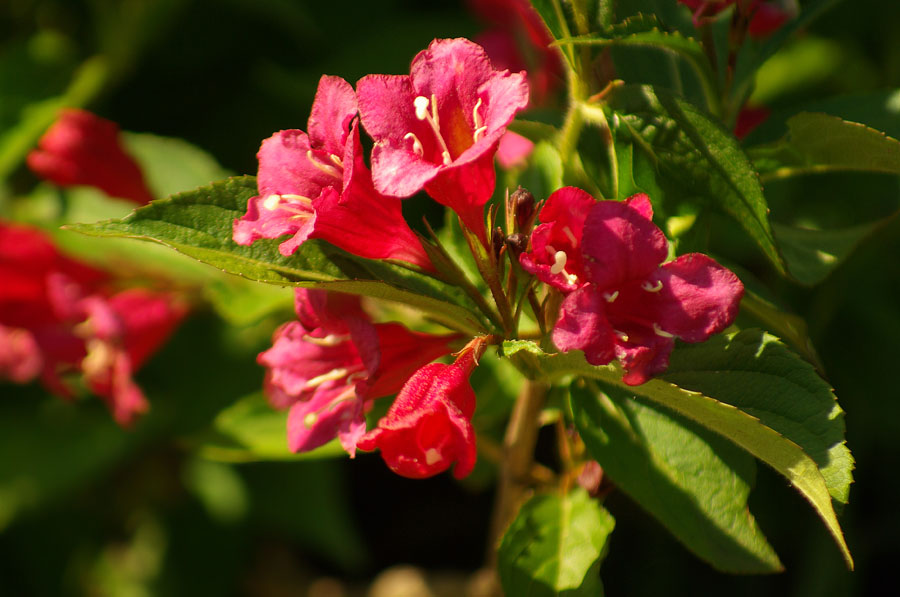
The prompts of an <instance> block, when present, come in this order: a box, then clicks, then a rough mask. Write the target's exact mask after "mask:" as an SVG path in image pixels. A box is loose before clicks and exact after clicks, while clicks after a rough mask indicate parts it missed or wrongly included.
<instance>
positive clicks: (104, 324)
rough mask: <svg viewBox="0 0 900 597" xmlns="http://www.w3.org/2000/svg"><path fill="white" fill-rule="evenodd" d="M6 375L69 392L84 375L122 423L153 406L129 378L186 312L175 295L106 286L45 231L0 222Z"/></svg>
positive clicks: (1, 372)
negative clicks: (71, 377) (74, 377)
mask: <svg viewBox="0 0 900 597" xmlns="http://www.w3.org/2000/svg"><path fill="white" fill-rule="evenodd" d="M0 281H2V284H0V376H2V377H5V378H7V379H10V380H12V381H15V382H20V383H21V382H25V381H28V380H30V379H32V378H34V377H35V376H36V375H38V373H39V374H40V376H41V381H42V382H43V383H44V385H45V386H46V387H47V388H48V389H49V390H51V391H53V392H54V393H56V394H60V395H62V396H71V395H72V393H73V392H72V389H71V388H70V387H69V386H68V385H67V384H66V383H65V381H64V377H65V376H66V375H68V374H74V373H80V374H81V376H82V379H83V380H84V382H85V383H86V385H87V386H88V388H90V390H91V391H92V392H94V393H95V394H97V395H98V396H100V397H101V398H103V399H104V400H105V401H106V402H107V404H108V405H109V408H110V410H111V411H112V412H113V417H114V418H115V420H116V421H117V422H118V423H119V424H121V425H127V424H130V423H131V422H133V421H134V418H135V417H136V415H138V414H140V413H142V412H144V411H146V410H147V402H146V399H145V398H144V395H143V393H142V392H141V390H140V388H138V386H137V385H136V384H135V383H134V381H133V380H132V378H131V376H132V374H133V372H134V371H137V370H138V369H139V368H140V366H141V365H142V364H143V363H144V362H145V361H146V360H147V358H149V356H150V355H151V354H152V353H153V352H155V351H156V350H157V349H158V348H159V346H160V345H161V344H162V343H163V342H165V340H166V339H167V338H168V336H169V335H170V334H171V333H172V331H173V330H174V329H175V327H176V326H177V324H178V322H179V321H180V320H181V318H182V317H183V316H184V314H185V309H184V306H183V305H181V304H180V303H179V302H178V301H177V300H175V299H174V297H172V296H170V295H167V294H162V293H154V292H150V291H148V290H143V289H130V290H124V291H120V292H117V293H113V292H110V291H108V290H107V288H106V286H107V284H108V282H109V279H108V276H107V275H106V274H105V273H103V272H100V271H99V270H95V269H93V268H91V267H88V266H86V265H83V264H81V263H78V262H76V261H73V260H71V259H69V258H67V257H65V256H63V255H61V254H60V253H59V252H58V251H57V250H56V248H55V247H54V246H53V244H52V243H51V242H50V241H49V240H48V239H47V238H46V237H45V236H44V235H43V234H42V233H40V232H38V231H36V230H32V229H29V228H24V227H20V226H13V225H10V224H6V223H2V222H0Z"/></svg>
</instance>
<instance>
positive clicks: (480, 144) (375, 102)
mask: <svg viewBox="0 0 900 597" xmlns="http://www.w3.org/2000/svg"><path fill="white" fill-rule="evenodd" d="M357 92H358V95H359V111H360V118H361V119H362V123H363V126H364V127H365V129H366V131H368V133H369V134H370V135H371V136H372V138H373V139H375V147H374V149H373V150H372V177H373V180H374V182H375V188H376V189H378V191H379V192H381V193H384V194H385V195H391V196H393V197H409V196H410V195H413V194H414V193H416V192H418V191H420V190H422V189H423V188H424V189H425V191H426V192H427V193H428V194H429V195H431V197H432V198H434V199H435V200H436V201H438V202H440V203H442V204H444V205H446V206H447V207H449V208H451V209H452V210H454V211H455V212H456V213H457V214H458V215H459V217H460V218H461V219H462V221H463V223H464V224H465V225H466V227H468V228H469V229H470V230H472V231H474V232H476V233H477V234H478V235H479V236H480V237H481V238H482V240H483V241H486V238H485V235H484V228H485V227H484V204H485V203H486V202H487V201H488V199H490V197H491V194H492V193H493V192H494V182H495V174H494V164H493V157H494V153H495V152H496V151H497V144H498V143H499V141H500V137H501V136H502V135H503V133H504V132H505V131H506V125H508V124H509V123H510V122H511V121H512V119H513V117H514V116H515V114H516V113H517V112H518V111H520V110H522V109H523V108H525V106H527V105H528V84H527V82H526V81H525V73H510V72H508V71H497V70H494V68H493V67H492V66H491V61H490V59H489V58H488V56H487V54H486V53H485V51H484V49H483V48H482V47H481V46H479V45H478V44H475V43H473V42H471V41H469V40H466V39H442V40H435V41H433V42H432V43H431V45H430V46H428V49H427V50H423V51H422V52H419V54H418V55H417V56H416V57H415V58H414V59H413V61H412V65H411V67H410V74H409V75H408V76H407V75H368V76H365V77H363V78H362V79H360V81H359V82H358V83H357Z"/></svg>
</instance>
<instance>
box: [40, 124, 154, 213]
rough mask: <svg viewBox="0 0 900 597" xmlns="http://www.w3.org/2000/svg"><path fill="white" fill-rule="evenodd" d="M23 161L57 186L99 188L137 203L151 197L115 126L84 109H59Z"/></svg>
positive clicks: (139, 170) (147, 200)
mask: <svg viewBox="0 0 900 597" xmlns="http://www.w3.org/2000/svg"><path fill="white" fill-rule="evenodd" d="M26 161H27V163H28V167H29V168H31V170H32V171H33V172H34V173H35V174H37V175H38V176H40V177H41V178H46V179H47V180H49V181H51V182H53V183H55V184H57V185H59V186H61V187H69V186H73V185H87V186H92V187H97V188H98V189H100V190H101V191H103V192H104V193H106V194H107V195H109V196H110V197H119V198H122V199H130V200H131V201H134V202H135V203H139V204H141V205H143V204H145V203H148V202H150V201H151V200H152V199H153V195H152V194H151V193H150V190H149V189H148V188H147V185H146V183H145V182H144V177H143V175H142V174H141V169H140V167H139V166H138V165H137V162H135V161H134V159H133V158H132V157H131V156H129V155H128V154H127V153H126V152H125V149H124V148H123V147H122V144H121V141H120V139H119V127H118V125H116V123H114V122H111V121H109V120H105V119H103V118H100V117H99V116H95V115H93V114H91V113H90V112H87V111H85V110H77V109H75V108H66V109H64V110H62V111H61V112H60V115H59V120H57V121H56V122H55V123H54V124H53V126H51V127H50V128H49V129H48V130H47V132H46V133H44V136H43V137H41V139H40V141H38V147H37V149H34V150H32V151H31V153H29V154H28V157H27V158H26Z"/></svg>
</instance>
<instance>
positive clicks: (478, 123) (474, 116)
mask: <svg viewBox="0 0 900 597" xmlns="http://www.w3.org/2000/svg"><path fill="white" fill-rule="evenodd" d="M480 107H481V98H480V97H479V98H478V101H477V102H475V108H474V109H473V110H472V121H473V122H475V137H476V139H475V140H476V141H477V140H478V138H477V137H478V129H480V128H484V129H487V127H484V126H482V125H484V120H482V118H481V114H479V113H478V108H480Z"/></svg>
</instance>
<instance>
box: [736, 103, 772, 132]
mask: <svg viewBox="0 0 900 597" xmlns="http://www.w3.org/2000/svg"><path fill="white" fill-rule="evenodd" d="M771 115H772V111H771V110H770V109H768V108H766V107H765V106H750V105H745V106H744V107H743V108H741V111H740V112H738V115H737V122H735V124H734V136H735V137H737V138H738V139H743V138H744V137H746V136H747V135H749V134H750V133H751V132H752V131H753V130H754V129H755V128H756V127H758V126H759V125H761V124H762V123H764V122H765V121H766V120H768V118H769V116H771Z"/></svg>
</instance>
